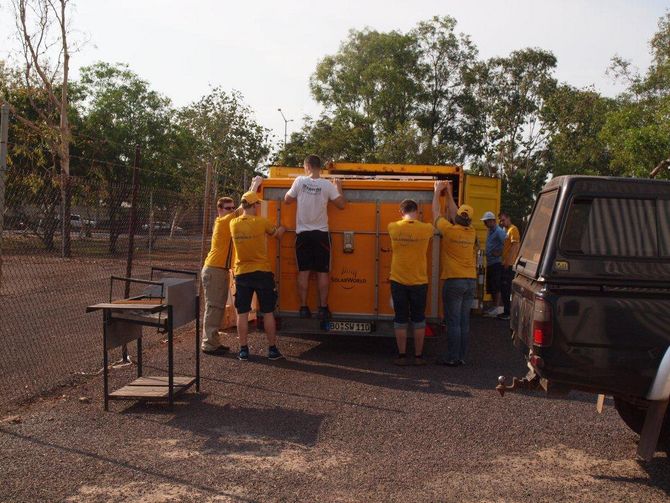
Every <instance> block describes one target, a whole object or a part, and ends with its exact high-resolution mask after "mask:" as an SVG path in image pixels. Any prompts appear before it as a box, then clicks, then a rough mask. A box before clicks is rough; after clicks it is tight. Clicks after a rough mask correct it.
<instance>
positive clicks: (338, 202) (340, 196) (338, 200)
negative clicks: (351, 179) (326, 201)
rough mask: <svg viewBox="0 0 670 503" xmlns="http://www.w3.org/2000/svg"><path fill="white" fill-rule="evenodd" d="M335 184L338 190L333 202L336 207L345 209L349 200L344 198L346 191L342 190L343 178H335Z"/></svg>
mask: <svg viewBox="0 0 670 503" xmlns="http://www.w3.org/2000/svg"><path fill="white" fill-rule="evenodd" d="M333 185H334V186H335V190H336V191H337V196H336V197H335V199H332V202H333V204H334V205H335V207H336V208H338V209H340V210H343V209H344V206H345V205H346V204H347V200H346V199H345V198H344V192H343V191H342V179H340V178H335V179H334V180H333Z"/></svg>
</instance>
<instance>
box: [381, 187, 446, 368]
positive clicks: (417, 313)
mask: <svg viewBox="0 0 670 503" xmlns="http://www.w3.org/2000/svg"><path fill="white" fill-rule="evenodd" d="M400 214H401V215H402V220H398V221H397V222H391V223H390V224H389V225H388V232H389V237H390V238H391V250H392V254H391V273H390V275H389V280H390V284H391V299H392V300H393V310H394V312H395V316H394V317H393V328H394V332H395V337H396V344H397V346H398V357H397V358H396V360H395V364H396V365H408V364H409V362H408V360H407V355H406V349H407V326H408V324H409V323H410V322H411V323H412V327H413V330H412V332H413V334H414V351H415V354H414V363H415V364H416V365H424V364H425V360H424V359H423V339H424V336H425V331H426V314H425V311H426V295H427V293H428V274H427V269H428V261H427V259H426V254H427V251H428V243H429V242H430V240H431V238H432V237H433V233H434V232H435V229H434V227H433V226H432V225H431V224H427V223H424V222H421V221H420V220H419V208H418V205H417V203H416V201H414V200H412V199H405V200H403V201H402V202H401V203H400Z"/></svg>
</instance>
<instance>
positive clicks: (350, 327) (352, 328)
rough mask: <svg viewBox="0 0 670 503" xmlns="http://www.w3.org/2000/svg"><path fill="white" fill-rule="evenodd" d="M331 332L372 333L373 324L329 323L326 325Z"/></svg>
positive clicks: (356, 322) (352, 322)
mask: <svg viewBox="0 0 670 503" xmlns="http://www.w3.org/2000/svg"><path fill="white" fill-rule="evenodd" d="M326 330H327V331H329V332H372V323H370V322H367V321H329V322H328V323H327V324H326Z"/></svg>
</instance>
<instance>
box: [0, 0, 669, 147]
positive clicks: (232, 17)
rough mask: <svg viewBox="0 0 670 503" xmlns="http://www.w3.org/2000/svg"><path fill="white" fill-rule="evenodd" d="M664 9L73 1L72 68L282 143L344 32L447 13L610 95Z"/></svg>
mask: <svg viewBox="0 0 670 503" xmlns="http://www.w3.org/2000/svg"><path fill="white" fill-rule="evenodd" d="M668 9H670V1H659V0H608V1H604V0H588V1H587V0H553V1H548V0H534V1H527V0H470V1H465V0H463V1H454V0H439V1H438V0H411V1H405V0H398V1H392V0H386V1H381V0H356V1H352V0H340V1H339V2H317V1H308V0H284V1H266V0H263V1H261V0H246V1H228V2H226V1H215V0H190V1H188V2H184V1H183V0H182V1H176V0H113V1H110V0H79V1H78V2H75V3H74V10H73V12H72V14H71V18H72V25H73V28H74V36H75V37H78V38H79V39H81V40H84V39H86V40H88V42H87V43H86V44H85V45H84V46H83V48H82V49H81V50H80V51H79V52H78V53H76V54H74V55H73V56H72V61H71V64H72V67H73V69H74V72H73V76H74V78H76V77H77V68H79V67H81V66H85V65H88V64H91V63H94V62H96V61H106V62H110V63H114V62H123V63H127V64H128V65H130V68H131V69H132V70H133V71H135V72H136V73H137V74H139V75H140V76H141V77H142V78H143V79H145V80H147V81H148V82H150V83H151V85H152V87H153V88H154V89H156V90H158V91H159V92H161V93H163V94H164V95H166V96H168V97H169V98H171V99H172V101H173V103H174V104H175V105H176V106H184V105H187V104H189V103H190V102H193V101H196V100H198V99H199V98H200V97H202V96H203V95H205V94H207V93H208V92H209V89H210V88H211V87H214V86H221V87H222V88H223V89H224V90H227V91H230V90H233V89H235V90H238V91H240V92H241V93H242V94H243V95H244V97H245V102H246V103H247V104H248V105H249V106H250V107H251V108H252V109H253V110H254V112H255V116H256V120H257V121H258V122H259V123H260V124H262V125H263V126H265V127H268V128H270V129H271V130H272V131H273V133H274V135H275V141H277V142H283V139H284V126H285V123H284V119H283V118H282V116H281V114H280V113H279V111H278V110H277V109H278V108H281V109H282V111H283V112H284V115H285V117H286V118H287V119H289V120H291V122H289V123H288V124H287V126H288V133H289V135H290V133H291V131H295V130H297V129H299V128H300V127H301V125H302V123H303V117H304V116H305V115H312V116H314V115H318V114H319V112H320V110H321V109H320V107H319V105H318V104H317V103H316V102H315V101H314V100H313V98H312V97H311V94H310V91H309V78H310V75H311V74H312V73H313V72H314V70H315V69H316V65H317V63H318V62H319V60H320V59H321V58H323V57H324V56H326V55H329V54H334V53H335V52H337V50H338V48H339V46H340V44H341V43H342V42H343V41H344V40H345V39H346V38H347V35H348V33H349V31H350V30H352V29H353V30H360V29H363V28H366V27H369V28H371V29H374V30H377V31H390V30H398V31H401V32H406V31H408V30H410V29H412V28H413V27H414V26H415V25H416V24H417V23H418V22H419V21H423V20H427V19H430V18H431V17H433V16H435V15H438V16H443V15H450V16H452V17H454V18H455V19H456V20H457V22H458V25H457V27H456V31H457V32H462V33H465V34H467V35H469V36H470V37H471V38H472V41H473V42H474V43H475V45H476V46H477V47H478V49H479V55H480V58H482V59H486V58H490V57H493V56H505V55H507V54H509V53H510V52H511V51H513V50H516V49H522V48H525V47H539V48H542V49H546V50H550V51H552V52H553V53H554V55H555V56H556V57H557V59H558V67H557V69H556V77H557V78H558V79H559V81H561V82H566V83H569V84H571V85H573V86H576V87H586V86H593V87H595V89H596V90H598V91H599V92H601V93H602V94H604V95H607V96H614V95H616V94H617V93H618V92H620V91H621V90H622V85H621V84H618V83H616V82H614V81H613V80H612V79H611V77H609V76H607V75H606V73H605V72H606V70H607V67H608V65H609V63H610V59H611V58H612V57H613V56H614V55H619V56H622V57H623V58H625V59H627V60H630V61H631V62H632V63H633V64H634V65H635V66H636V67H637V68H639V69H641V70H643V71H644V70H645V69H646V68H647V66H648V65H649V63H650V60H651V57H650V54H649V40H650V39H651V37H652V36H653V34H654V33H655V31H656V30H657V23H658V19H659V18H660V17H661V16H663V15H664V13H665V12H666V11H667V10H668ZM13 32H14V24H13V17H12V9H11V6H10V3H9V1H8V0H0V59H5V58H7V57H11V56H12V54H14V53H15V51H16V47H17V46H16V43H15V38H14V35H13Z"/></svg>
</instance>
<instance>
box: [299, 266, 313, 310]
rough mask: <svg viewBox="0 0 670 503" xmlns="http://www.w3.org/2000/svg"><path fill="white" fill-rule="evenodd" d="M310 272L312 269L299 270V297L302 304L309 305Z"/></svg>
mask: <svg viewBox="0 0 670 503" xmlns="http://www.w3.org/2000/svg"><path fill="white" fill-rule="evenodd" d="M309 273H310V271H298V297H299V298H300V305H301V306H306V305H307V288H308V287H309Z"/></svg>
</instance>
